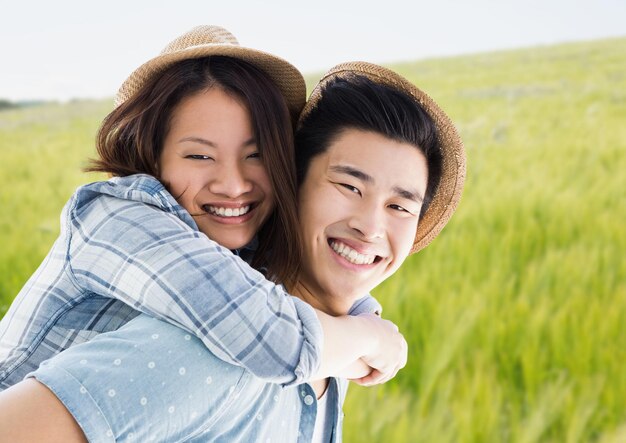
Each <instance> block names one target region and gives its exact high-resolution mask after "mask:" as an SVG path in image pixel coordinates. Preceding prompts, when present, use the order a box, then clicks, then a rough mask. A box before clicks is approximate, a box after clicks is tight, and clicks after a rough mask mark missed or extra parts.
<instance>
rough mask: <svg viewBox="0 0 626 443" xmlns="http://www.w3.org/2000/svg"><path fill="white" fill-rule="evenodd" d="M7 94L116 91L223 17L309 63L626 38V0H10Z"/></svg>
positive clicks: (4, 70)
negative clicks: (172, 44)
mask: <svg viewBox="0 0 626 443" xmlns="http://www.w3.org/2000/svg"><path fill="white" fill-rule="evenodd" d="M0 11H2V20H1V22H0V23H1V24H0V99H9V100H13V101H19V100H39V99H42V100H61V101H65V100H69V99H72V98H104V97H113V95H114V94H115V92H116V91H117V89H118V87H119V86H120V85H121V83H122V82H123V81H124V80H125V79H126V77H127V76H128V75H129V74H130V73H131V72H132V71H133V70H134V69H135V68H136V67H138V66H139V65H141V64H142V63H144V62H145V61H147V60H148V59H150V58H152V57H154V56H156V55H157V54H158V53H159V52H160V50H161V49H162V48H163V47H164V46H166V45H167V43H168V42H169V41H171V40H173V39H174V38H175V37H176V36H178V35H180V34H182V33H184V32H186V31H188V30H189V29H191V28H193V27H194V26H197V25H201V24H215V25H220V26H223V27H225V28H226V29H228V30H229V31H231V32H232V33H233V34H234V35H235V36H236V37H237V39H238V40H239V43H240V44H241V45H243V46H248V47H253V48H257V49H262V50H264V51H267V52H271V53H273V54H276V55H279V56H281V57H283V58H285V59H287V60H289V61H290V62H291V63H293V64H294V65H295V66H296V67H298V68H299V69H300V70H301V71H302V72H304V73H311V72H322V71H325V70H327V69H328V68H330V67H332V66H333V65H335V64H337V63H340V62H344V61H354V60H365V61H370V62H375V63H390V62H395V61H404V60H407V61H409V60H418V59H426V58H433V57H442V56H443V57H446V56H452V55H458V54H467V53H477V52H485V51H493V50H499V49H506V48H520V47H529V46H538V45H547V44H553V43H560V42H568V41H582V40H592V39H599V38H606V37H618V36H626V1H625V0H428V1H424V0H382V1H376V2H374V1H371V0H344V1H342V0H315V1H308V2H302V1H298V0H265V1H251V0H250V1H246V0H221V1H219V2H218V1H213V0H168V1H162V0H107V1H99V2H89V1H85V0H82V1H77V0H56V1H48V0H46V1H43V0H40V1H32V0H31V1H29V0H24V1H21V2H17V1H15V0H0Z"/></svg>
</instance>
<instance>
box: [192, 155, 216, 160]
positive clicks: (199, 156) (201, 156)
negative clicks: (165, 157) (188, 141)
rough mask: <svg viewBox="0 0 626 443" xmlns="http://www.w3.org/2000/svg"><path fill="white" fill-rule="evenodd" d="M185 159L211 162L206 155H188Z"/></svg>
mask: <svg viewBox="0 0 626 443" xmlns="http://www.w3.org/2000/svg"><path fill="white" fill-rule="evenodd" d="M185 158H190V159H192V160H213V159H212V158H211V157H209V156H208V155H202V154H189V155H187V156H186V157H185Z"/></svg>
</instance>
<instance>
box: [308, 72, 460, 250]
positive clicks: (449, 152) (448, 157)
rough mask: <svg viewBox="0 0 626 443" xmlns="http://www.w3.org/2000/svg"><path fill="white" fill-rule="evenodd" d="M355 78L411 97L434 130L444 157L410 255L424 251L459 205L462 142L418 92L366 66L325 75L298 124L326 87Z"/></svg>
mask: <svg viewBox="0 0 626 443" xmlns="http://www.w3.org/2000/svg"><path fill="white" fill-rule="evenodd" d="M355 75H361V76H364V77H367V78H369V79H370V80H371V81H373V82H375V83H379V84H383V85H386V86H389V87H391V88H394V89H396V90H399V91H402V92H404V93H406V94H408V95H409V96H411V97H413V98H414V99H415V100H416V101H417V102H418V103H419V104H420V105H421V106H422V108H423V109H424V110H425V111H426V112H427V113H428V115H430V117H431V118H432V119H433V120H434V122H435V125H436V126H437V131H438V137H439V144H440V146H441V153H442V157H443V164H442V170H441V181H440V182H439V187H438V188H437V191H436V193H435V195H434V196H433V199H432V201H431V203H430V206H429V207H428V210H427V211H426V213H425V214H424V217H423V218H422V219H421V220H420V222H419V224H418V226H417V233H416V235H415V241H414V242H413V247H412V248H411V253H412V254H413V253H415V252H417V251H419V250H421V249H423V248H425V247H426V246H427V245H428V244H429V243H430V242H431V241H432V240H433V239H434V238H435V237H436V236H437V234H439V232H441V230H442V229H443V227H444V226H445V225H446V223H447V222H448V220H450V217H452V214H453V213H454V211H455V209H456V207H457V205H458V203H459V200H460V198H461V191H462V190H463V183H464V181H465V150H464V149H463V142H462V141H461V138H460V137H459V134H458V133H457V131H456V128H455V127H454V124H453V123H452V121H451V120H450V118H449V117H448V116H447V115H446V114H445V113H444V112H443V111H442V110H441V108H440V107H439V106H438V105H437V103H435V101H434V100H433V99H432V98H430V97H429V96H428V95H427V94H426V93H425V92H423V91H422V90H420V89H418V88H417V87H416V86H415V85H413V84H412V83H411V82H410V81H408V80H407V79H405V78H404V77H402V76H401V75H398V74H396V73H395V72H393V71H391V70H389V69H386V68H383V67H382V66H378V65H374V64H372V63H366V62H350V63H342V64H340V65H337V66H335V67H334V68H332V69H331V70H330V71H328V72H327V73H326V74H325V75H324V76H323V77H322V79H321V80H320V81H319V83H318V84H317V86H316V87H315V89H313V92H312V93H311V96H310V97H309V100H308V101H307V103H306V105H305V106H304V109H303V110H302V114H301V115H300V122H302V121H303V120H304V119H305V118H306V116H307V115H308V114H309V113H310V112H311V110H312V109H314V108H315V106H316V105H317V102H318V101H319V100H320V98H321V97H322V93H323V89H324V86H325V85H326V84H328V83H329V82H331V81H332V80H333V79H335V78H337V77H341V78H343V79H345V80H348V81H349V80H350V77H354V76H355Z"/></svg>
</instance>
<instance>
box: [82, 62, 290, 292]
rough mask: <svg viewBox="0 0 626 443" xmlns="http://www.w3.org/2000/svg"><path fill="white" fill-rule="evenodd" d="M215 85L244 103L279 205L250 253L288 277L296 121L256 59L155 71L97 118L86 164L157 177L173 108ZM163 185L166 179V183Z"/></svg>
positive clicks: (281, 278) (276, 275) (270, 272)
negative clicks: (93, 155) (94, 156)
mask: <svg viewBox="0 0 626 443" xmlns="http://www.w3.org/2000/svg"><path fill="white" fill-rule="evenodd" d="M212 87H217V88H220V89H222V90H223V91H224V92H226V93H227V94H233V96H235V97H236V98H238V99H240V100H241V101H242V103H243V104H245V105H246V107H247V108H248V111H249V112H250V116H251V119H252V125H253V128H254V133H255V138H256V141H257V146H258V147H259V152H260V154H261V159H262V161H263V164H264V166H265V168H266V170H267V173H268V176H269V178H270V182H271V184H272V188H273V191H274V193H275V195H276V198H275V201H276V207H275V209H274V211H273V212H272V214H271V215H270V217H269V218H268V220H267V221H266V222H265V224H264V225H263V227H262V228H261V230H260V232H259V233H258V239H259V245H258V248H257V250H256V253H255V255H254V258H253V260H252V266H253V267H255V268H259V267H262V266H263V267H266V268H267V277H268V278H269V279H271V280H274V281H277V282H282V283H284V284H286V285H291V284H293V283H294V282H295V281H296V279H297V277H298V272H299V268H300V257H301V248H300V236H299V230H298V219H297V206H296V205H297V200H296V195H297V194H296V192H297V190H296V174H295V159H294V149H293V126H294V123H295V122H294V121H293V120H291V118H290V115H289V110H288V108H287V104H286V102H285V99H284V97H283V96H282V94H281V93H280V91H279V89H278V87H277V86H276V85H275V84H274V83H273V82H272V80H271V79H270V78H269V77H268V76H267V75H266V74H265V72H263V71H262V70H260V69H259V68H257V67H256V66H254V65H252V64H250V63H247V62H244V61H242V60H238V59H235V58H231V57H222V56H213V57H205V58H199V59H190V60H183V61H181V62H178V63H176V64H174V65H172V66H171V67H169V68H167V69H166V70H165V71H163V72H162V73H160V74H158V75H155V76H153V77H152V78H151V79H150V80H149V81H148V82H146V84H145V85H144V86H143V88H141V89H140V90H139V91H138V92H137V93H136V94H135V95H133V96H132V97H130V98H129V99H128V100H126V101H125V102H123V103H122V104H121V105H119V106H118V107H117V108H116V109H114V110H113V111H112V112H111V113H110V114H109V115H108V116H107V117H106V118H105V119H104V121H103V122H102V125H101V126H100V129H99V131H98V136H97V140H96V149H97V152H98V155H99V159H94V160H91V162H90V164H89V166H88V167H87V168H86V170H87V171H97V172H107V173H109V174H111V175H114V176H127V175H132V174H139V173H142V174H149V175H152V176H154V177H156V178H157V179H159V178H160V176H159V170H158V160H159V156H160V155H161V151H162V149H163V142H164V140H165V136H166V135H167V132H168V130H169V124H170V120H171V117H172V112H173V110H174V109H175V108H176V106H177V105H178V104H179V103H180V102H181V101H182V100H183V99H184V98H186V97H189V96H191V95H194V94H196V93H199V92H201V91H206V90H207V89H209V88H212ZM164 185H165V186H167V183H164Z"/></svg>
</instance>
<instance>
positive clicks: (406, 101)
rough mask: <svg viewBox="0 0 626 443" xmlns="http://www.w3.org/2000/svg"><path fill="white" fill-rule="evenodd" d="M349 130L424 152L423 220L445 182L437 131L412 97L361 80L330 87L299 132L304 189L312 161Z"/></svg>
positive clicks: (332, 83)
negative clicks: (425, 177) (378, 135)
mask: <svg viewBox="0 0 626 443" xmlns="http://www.w3.org/2000/svg"><path fill="white" fill-rule="evenodd" d="M347 129H357V130H362V131H370V132H375V133H378V134H381V135H383V136H385V137H388V138H390V139H392V140H395V141H399V142H402V143H408V144H411V145H413V146H415V147H416V148H417V149H419V150H420V151H422V153H423V154H424V156H425V157H426V162H427V165H428V183H427V186H426V195H425V196H424V203H423V205H422V210H421V212H420V217H422V216H423V215H424V214H425V213H426V209H427V208H428V205H429V204H430V202H431V201H432V198H433V196H434V195H435V192H436V190H437V186H438V185H439V181H440V179H441V167H442V155H441V148H440V144H439V140H438V137H437V127H436V125H435V122H434V121H433V119H432V118H431V116H430V115H429V114H428V113H427V112H426V111H425V110H424V108H422V106H421V105H420V104H419V103H418V102H417V101H416V100H415V99H414V98H413V97H411V96H410V95H408V94H406V93H404V92H402V91H399V90H397V89H394V88H391V87H389V86H386V85H382V84H379V83H375V82H373V81H372V80H370V79H368V78H367V77H364V76H361V75H357V76H353V77H352V76H351V77H350V78H349V79H346V78H341V77H337V78H335V79H333V80H331V81H330V82H329V83H327V84H326V85H325V86H324V87H323V88H322V91H321V98H320V99H319V101H318V102H317V103H316V104H315V107H314V108H313V109H312V110H311V111H310V113H309V114H308V115H307V116H306V117H305V118H304V120H303V121H302V122H301V124H300V127H299V128H298V130H297V131H296V137H295V144H296V168H297V174H298V183H299V184H302V182H303V180H304V178H305V177H306V173H307V171H308V168H309V165H310V163H311V160H312V159H313V158H314V157H315V156H317V155H320V154H322V153H324V152H326V150H327V149H328V147H329V146H330V145H331V144H332V143H333V141H335V140H336V138H337V137H338V136H339V135H341V133H342V132H343V131H345V130H347Z"/></svg>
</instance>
